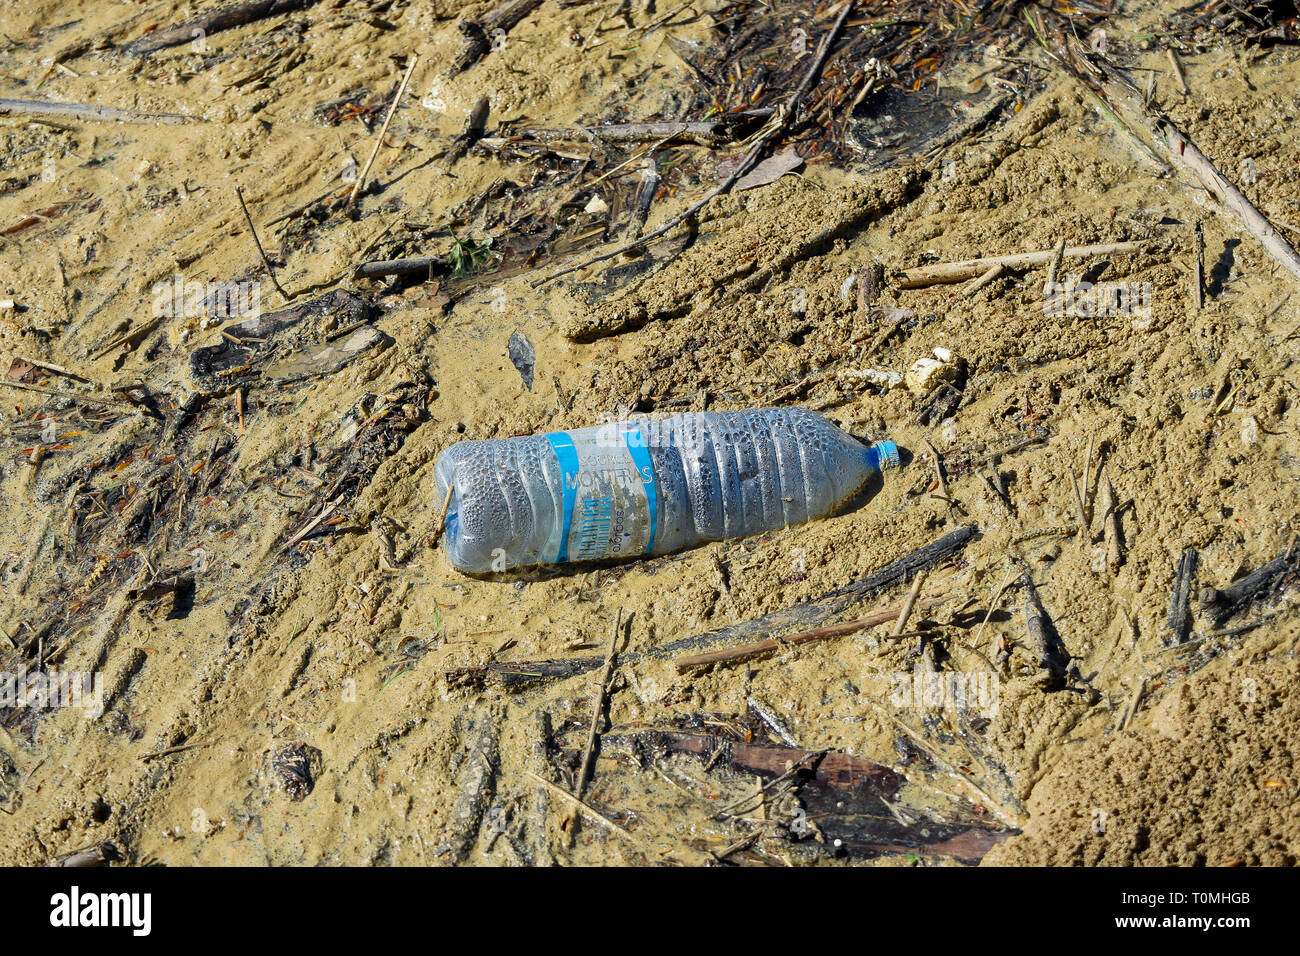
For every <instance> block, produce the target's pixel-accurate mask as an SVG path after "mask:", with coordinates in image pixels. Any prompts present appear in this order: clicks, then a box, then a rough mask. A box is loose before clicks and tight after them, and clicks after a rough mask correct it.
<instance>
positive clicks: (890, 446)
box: [871, 441, 898, 471]
mask: <svg viewBox="0 0 1300 956" xmlns="http://www.w3.org/2000/svg"><path fill="white" fill-rule="evenodd" d="M871 451H873V452H875V459H876V467H877V468H878V469H879V470H881V471H888V470H889V469H890V468H897V467H898V446H897V445H895V444H894V443H893V442H892V441H878V442H876V443H875V444H873V445H872V446H871Z"/></svg>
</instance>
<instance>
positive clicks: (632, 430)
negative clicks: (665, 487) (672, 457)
mask: <svg viewBox="0 0 1300 956" xmlns="http://www.w3.org/2000/svg"><path fill="white" fill-rule="evenodd" d="M623 440H624V441H625V442H627V450H628V454H630V455H631V456H632V464H633V465H635V466H636V470H637V474H638V475H640V476H641V487H642V488H644V489H645V502H646V507H647V508H649V509H650V540H649V541H647V542H646V545H645V551H644V552H643V553H644V554H649V553H650V551H651V549H652V548H654V546H655V525H656V524H658V521H659V491H658V488H657V487H656V485H655V469H654V466H653V465H652V464H650V452H649V450H648V449H647V448H646V446H645V439H644V438H643V437H641V429H640V427H639V426H637V425H632V426H630V427H629V428H628V429H627V431H625V432H624V433H623Z"/></svg>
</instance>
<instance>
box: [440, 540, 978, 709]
mask: <svg viewBox="0 0 1300 956" xmlns="http://www.w3.org/2000/svg"><path fill="white" fill-rule="evenodd" d="M978 531H979V528H978V527H977V526H976V525H973V524H970V525H963V526H962V527H960V528H957V529H956V530H954V531H950V532H948V533H947V534H946V535H944V536H943V537H941V538H938V539H936V540H934V541H931V542H930V543H929V544H927V545H924V546H922V547H920V548H917V549H916V550H915V551H913V552H911V553H910V554H907V555H905V556H903V557H901V558H899V559H898V560H897V561H894V562H893V563H891V564H888V565H886V566H885V567H883V568H881V569H880V570H879V571H877V572H876V573H875V574H871V575H868V576H867V577H865V578H859V579H858V580H857V581H852V582H850V583H849V584H846V585H845V586H844V587H842V588H837V589H835V590H834V591H830V592H827V593H826V594H823V595H822V596H821V597H819V598H817V599H816V600H815V601H809V602H808V603H806V604H796V605H793V606H792V607H787V608H782V609H780V610H778V611H772V612H771V613H769V614H764V615H762V616H761V617H756V618H751V619H750V620H748V621H741V622H740V623H739V624H732V625H729V626H728V627H723V628H720V629H718V630H716V631H709V632H707V633H704V634H696V635H692V636H691V637H684V638H682V639H681V640H677V641H671V642H670V643H668V644H661V645H660V646H658V647H651V648H647V649H646V650H643V651H626V652H624V653H623V654H622V655H621V657H622V660H623V662H624V663H632V662H634V661H638V660H643V659H645V660H671V659H672V658H675V657H677V656H678V655H679V654H681V653H682V652H683V651H701V650H705V649H706V648H712V647H717V646H719V645H725V644H736V643H739V642H741V641H745V640H746V639H752V638H754V637H758V636H760V635H761V636H764V637H766V636H768V635H770V634H772V633H773V632H778V631H782V630H785V629H788V628H791V627H805V628H806V627H807V626H808V625H809V624H810V623H812V622H814V621H824V620H826V619H827V618H830V617H833V616H834V615H836V614H841V613H843V612H844V611H845V610H846V609H847V608H849V607H850V606H851V605H853V604H856V603H859V602H861V601H865V600H867V599H869V598H871V597H874V596H875V595H877V594H879V593H881V592H882V591H884V590H886V589H888V588H891V587H893V586H895V585H897V584H901V583H902V582H903V581H906V580H908V579H909V578H911V577H912V576H913V575H915V574H916V572H917V571H920V570H922V569H928V568H933V567H935V566H936V565H937V564H939V563H940V562H941V561H944V560H946V559H947V558H950V557H952V556H953V555H954V554H956V553H957V552H958V551H960V550H961V549H962V548H964V547H965V546H966V545H967V543H969V542H970V540H971V539H972V538H974V537H975V535H976V534H977V533H978ZM604 663H605V658H604V657H603V656H594V657H577V658H569V659H567V660H564V659H560V660H536V661H495V662H493V663H491V664H488V665H487V666H486V667H482V668H470V669H463V670H458V671H452V672H449V674H448V677H449V678H451V679H453V680H462V681H469V682H475V681H482V680H484V679H486V678H494V679H496V680H498V681H499V682H500V683H501V684H503V685H504V686H506V687H518V686H522V685H525V684H529V683H532V682H534V681H538V680H559V679H563V678H566V677H574V676H577V675H578V674H585V673H587V672H588V671H592V670H595V669H596V668H597V667H600V666H601V665H602V664H604Z"/></svg>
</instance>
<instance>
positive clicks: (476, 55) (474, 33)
mask: <svg viewBox="0 0 1300 956" xmlns="http://www.w3.org/2000/svg"><path fill="white" fill-rule="evenodd" d="M541 2H542V0H505V2H504V3H500V4H498V5H497V6H496V7H494V8H493V9H492V10H490V11H489V12H488V13H487V15H486V16H484V17H483V19H481V20H462V21H461V22H460V23H458V24H456V27H457V29H459V30H460V32H461V33H463V34H464V35H465V41H466V45H465V48H464V49H463V50H461V52H460V54H459V55H458V56H457V57H456V59H455V60H453V61H452V64H451V67H450V68H449V69H448V70H447V75H448V76H455V75H456V74H457V73H464V72H465V71H466V70H468V69H469V68H470V67H471V66H473V65H474V64H475V63H477V62H478V61H479V60H481V59H482V58H483V56H484V54H486V53H487V51H488V50H490V49H491V48H492V34H494V33H495V32H496V31H497V30H502V31H504V32H506V33H509V32H510V31H511V30H512V29H514V27H515V25H516V24H517V23H519V21H520V20H522V19H523V18H524V17H526V16H528V14H530V13H532V12H533V10H535V9H536V8H537V7H539V6H541Z"/></svg>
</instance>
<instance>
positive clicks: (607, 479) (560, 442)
mask: <svg viewBox="0 0 1300 956" xmlns="http://www.w3.org/2000/svg"><path fill="white" fill-rule="evenodd" d="M546 437H547V438H548V440H549V441H550V443H551V448H552V449H554V451H555V456H556V458H557V459H559V462H560V471H561V472H562V474H563V489H564V510H563V522H562V526H561V527H560V529H559V532H558V534H557V535H555V537H554V539H553V546H552V550H551V553H553V554H554V558H553V559H552V560H553V561H555V562H556V563H559V562H562V561H596V560H600V559H602V558H624V557H631V556H634V555H638V554H649V553H650V550H651V548H653V547H654V539H655V525H656V522H657V519H658V513H659V501H658V497H659V496H658V488H657V487H656V484H655V473H654V467H653V466H652V465H651V464H650V453H649V451H648V450H647V448H646V444H645V439H644V438H643V437H642V434H641V429H640V428H639V427H638V426H636V425H632V424H628V423H625V422H624V423H616V424H614V425H608V426H601V427H598V428H580V429H577V430H576V431H571V432H553V433H551V434H549V435H547V436H546Z"/></svg>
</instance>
